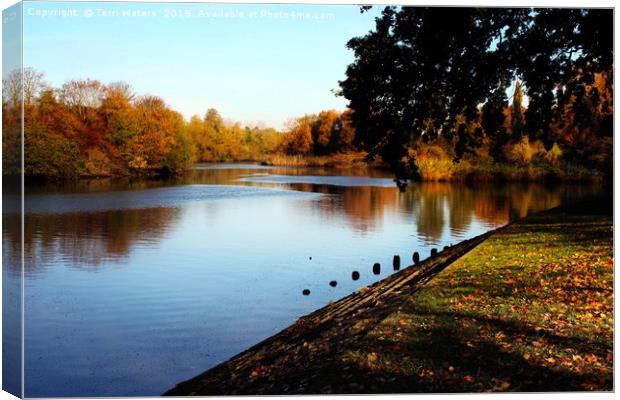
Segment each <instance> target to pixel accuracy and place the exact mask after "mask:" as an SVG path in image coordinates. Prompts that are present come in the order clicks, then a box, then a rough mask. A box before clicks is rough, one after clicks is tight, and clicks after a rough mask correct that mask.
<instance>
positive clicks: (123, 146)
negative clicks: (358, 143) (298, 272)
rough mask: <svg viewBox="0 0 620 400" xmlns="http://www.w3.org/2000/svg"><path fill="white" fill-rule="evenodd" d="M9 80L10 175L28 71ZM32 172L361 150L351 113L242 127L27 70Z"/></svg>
mask: <svg viewBox="0 0 620 400" xmlns="http://www.w3.org/2000/svg"><path fill="white" fill-rule="evenodd" d="M21 75H22V74H21V72H20V71H14V72H12V73H11V74H10V75H9V76H8V78H7V79H5V80H3V89H4V91H3V93H4V95H3V102H2V109H3V121H2V123H3V131H4V134H3V150H4V161H3V173H4V174H16V173H18V172H19V165H20V160H19V146H20V143H19V137H20V126H21V80H22V76H21ZM23 86H24V94H23V105H24V150H25V160H24V161H25V165H24V166H25V173H26V174H27V175H29V176H43V177H55V178H65V177H78V176H110V175H133V174H165V173H177V172H181V171H183V170H186V169H187V168H188V167H190V166H191V165H192V164H193V163H195V162H230V161H240V160H244V161H250V160H253V161H263V160H265V159H266V158H268V157H270V156H273V155H278V154H279V155H283V156H286V155H304V156H305V155H313V154H316V155H328V154H333V153H337V152H341V151H351V150H355V146H354V145H353V138H354V131H353V129H352V128H351V126H350V124H349V121H348V119H347V114H346V113H344V114H340V113H339V112H337V111H333V110H331V111H324V112H321V113H320V114H318V115H306V116H303V117H301V118H298V119H295V120H292V121H291V122H290V123H289V125H290V129H288V130H287V131H286V132H279V131H277V130H276V129H274V128H259V127H248V126H245V127H242V126H241V124H239V123H227V122H225V121H224V119H223V118H222V117H221V116H220V114H219V113H218V111H217V110H215V109H209V110H207V112H206V113H205V115H204V117H199V116H194V117H192V118H191V119H190V120H189V121H186V120H184V118H183V117H182V115H181V114H180V113H178V112H177V111H175V110H173V109H171V108H170V107H169V106H168V105H167V104H166V103H165V102H164V100H163V99H161V98H159V97H156V96H137V95H136V94H135V93H134V91H133V89H132V87H131V86H130V85H129V84H127V83H124V82H114V83H110V84H108V85H104V84H102V83H101V82H99V81H97V80H90V79H87V80H72V81H70V82H67V83H65V84H64V85H62V87H60V88H52V87H50V86H49V85H47V84H46V83H45V81H44V77H43V74H42V73H40V72H38V71H36V70H34V69H31V68H26V69H25V70H24V71H23Z"/></svg>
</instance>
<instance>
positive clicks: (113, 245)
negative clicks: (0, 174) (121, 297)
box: [3, 208, 181, 276]
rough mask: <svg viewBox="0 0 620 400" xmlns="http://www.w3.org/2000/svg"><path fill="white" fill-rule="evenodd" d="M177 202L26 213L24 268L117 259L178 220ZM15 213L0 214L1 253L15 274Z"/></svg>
mask: <svg viewBox="0 0 620 400" xmlns="http://www.w3.org/2000/svg"><path fill="white" fill-rule="evenodd" d="M180 214H181V210H180V209H178V208H153V209H125V210H114V211H101V212H80V213H62V214H51V215H42V214H27V215H26V216H25V218H24V225H25V230H24V253H25V259H24V273H25V275H27V276H28V275H32V274H34V273H36V272H37V270H39V269H45V268H46V267H47V266H48V265H49V263H50V261H52V260H57V259H61V260H62V261H63V262H64V263H65V265H67V266H69V267H76V268H84V269H97V268H98V267H99V266H101V265H102V264H104V263H105V262H107V261H117V262H121V261H122V260H123V258H124V257H125V256H127V254H128V253H129V252H130V251H131V249H132V247H133V246H134V245H136V244H137V243H142V244H149V243H152V244H154V243H157V242H158V241H159V240H161V239H162V238H163V237H164V236H165V235H166V233H167V232H168V231H169V229H170V228H171V226H173V225H174V223H175V221H177V220H178V218H179V216H180ZM19 226H20V218H19V215H16V214H13V215H5V216H4V218H3V238H4V239H3V240H4V241H5V244H6V246H5V248H4V257H6V259H7V260H13V262H10V263H9V265H10V266H13V268H11V269H10V271H11V272H12V273H16V274H18V273H19V272H20V271H19V262H17V261H18V260H19V257H20V252H19V249H20V246H19V239H20V238H19Z"/></svg>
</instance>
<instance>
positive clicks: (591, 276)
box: [342, 204, 613, 392]
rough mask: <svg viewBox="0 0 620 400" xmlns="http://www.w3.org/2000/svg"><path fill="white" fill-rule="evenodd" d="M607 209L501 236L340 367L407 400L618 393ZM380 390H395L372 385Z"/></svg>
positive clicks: (562, 215) (557, 216) (565, 215)
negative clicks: (415, 394)
mask: <svg viewBox="0 0 620 400" xmlns="http://www.w3.org/2000/svg"><path fill="white" fill-rule="evenodd" d="M601 209H602V206H601V205H600V204H590V205H583V206H582V207H581V208H580V209H578V210H570V211H562V210H556V211H552V212H547V213H542V214H538V215H535V216H531V217H529V218H527V219H526V220H524V221H522V222H519V223H517V224H514V225H512V226H511V227H509V228H508V229H506V230H505V231H502V232H500V233H497V234H495V235H493V236H492V237H491V238H490V239H488V240H487V241H486V242H485V243H483V244H482V245H480V246H479V247H478V248H476V249H474V250H473V251H472V252H471V253H469V254H468V255H466V256H465V257H463V258H462V259H460V260H459V261H457V262H456V263H454V265H452V266H451V267H450V268H448V269H446V270H445V271H444V272H443V273H441V274H439V275H438V276H437V277H436V278H435V279H434V280H433V281H431V283H430V284H429V285H428V286H427V287H426V288H424V289H423V290H422V291H420V293H419V294H418V295H417V296H415V297H412V298H410V299H409V300H408V301H407V302H406V304H405V305H404V306H403V308H402V310H400V311H398V312H395V313H393V314H392V315H390V316H389V317H388V318H386V319H385V320H384V321H383V322H382V323H381V324H379V325H378V326H377V327H376V328H375V329H374V330H373V331H372V332H370V333H369V334H368V335H367V337H366V338H365V339H364V341H363V342H362V343H360V344H359V347H358V348H355V349H350V350H349V351H347V352H346V354H344V355H343V357H342V362H343V363H344V364H354V365H357V366H358V367H359V368H362V369H364V370H366V371H369V372H372V374H373V375H374V376H376V377H377V378H378V379H379V377H380V376H391V377H397V379H398V381H399V382H400V383H401V384H402V386H400V387H399V388H400V389H402V390H411V391H424V392H427V391H428V392H436V391H440V392H453V391H454V392H463V391H506V390H508V391H510V390H514V391H562V390H611V389H612V381H613V374H612V371H613V353H612V351H613V248H612V235H613V232H612V220H611V217H610V216H609V215H592V210H601ZM370 384H371V385H372V384H377V385H378V388H379V387H381V389H379V390H389V387H387V386H382V385H381V380H380V379H379V380H378V381H375V382H373V383H370Z"/></svg>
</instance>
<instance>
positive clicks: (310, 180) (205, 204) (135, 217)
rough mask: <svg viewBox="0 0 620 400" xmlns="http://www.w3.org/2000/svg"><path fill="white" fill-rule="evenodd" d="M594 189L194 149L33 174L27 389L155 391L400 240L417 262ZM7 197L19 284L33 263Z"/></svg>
mask: <svg viewBox="0 0 620 400" xmlns="http://www.w3.org/2000/svg"><path fill="white" fill-rule="evenodd" d="M593 191H596V189H594V188H590V187H585V186H554V187H545V186H541V185H523V184H505V185H500V186H497V185H477V186H471V185H466V184H460V183H459V184H457V183H418V184H412V185H411V186H410V187H408V188H407V190H406V191H405V192H402V193H401V192H399V191H398V189H397V188H396V187H395V185H394V182H393V181H392V179H391V176H390V174H389V172H387V171H382V170H376V169H370V168H361V169H356V170H336V169H315V168H283V167H263V166H258V165H252V164H204V165H196V167H195V168H194V169H193V170H192V171H191V173H190V174H188V175H186V176H184V177H182V178H177V179H170V180H133V181H128V180H121V181H117V180H90V181H81V182H78V183H74V184H70V185H62V186H59V185H38V186H29V187H27V188H26V200H25V203H24V206H25V210H26V214H25V216H24V221H25V225H26V228H25V231H24V254H25V262H24V274H23V276H24V308H25V320H24V332H25V338H24V343H25V350H24V355H25V387H26V393H25V394H26V396H28V397H68V396H81V397H86V396H146V395H159V394H161V393H163V392H164V391H165V390H167V389H170V388H171V387H173V386H174V385H175V384H176V383H178V382H180V381H182V380H186V379H188V378H191V377H193V376H194V375H196V374H198V373H200V372H202V371H204V370H206V369H208V368H210V367H212V366H214V365H216V364H218V363H220V362H222V361H225V360H226V359H228V358H230V357H231V356H233V355H235V354H237V353H238V352H240V351H242V350H244V349H246V348H248V347H249V346H251V345H253V344H255V343H257V342H258V341H260V340H262V339H264V338H266V337H268V336H270V335H272V334H274V333H277V332H278V331H280V330H281V329H283V328H285V327H286V326H288V325H290V324H291V323H292V322H294V321H295V320H296V319H297V318H298V317H300V316H302V315H304V314H307V313H309V312H311V311H313V310H314V309H316V308H318V307H321V306H323V305H325V304H327V303H328V302H329V301H332V300H336V299H338V298H341V297H343V296H345V295H347V294H349V293H351V292H353V291H355V290H357V289H359V288H360V287H363V286H366V285H368V284H370V283H373V282H375V281H377V280H379V279H382V278H384V277H386V276H388V275H389V274H391V273H393V272H394V270H393V268H392V257H393V256H394V255H396V254H398V255H400V257H401V259H402V260H403V266H404V265H408V264H409V263H410V261H411V255H412V253H413V252H414V251H418V252H419V253H420V255H421V257H422V258H426V257H428V256H429V254H430V251H431V248H438V249H441V248H442V247H443V246H445V245H450V244H454V243H457V242H459V241H461V240H463V239H466V238H470V237H473V236H475V235H478V234H480V233H482V232H485V231H488V230H490V229H493V228H496V227H499V226H501V225H504V224H506V223H507V222H509V221H510V220H512V219H515V218H518V217H522V216H525V215H526V214H527V213H528V212H532V211H538V210H543V209H547V208H551V207H554V206H557V205H560V204H563V203H565V202H567V201H573V200H576V199H578V198H581V197H583V196H586V195H589V194H591V193H592V192H593ZM10 198H11V195H10V193H5V201H4V204H5V205H6V206H5V210H4V213H3V265H4V266H5V267H4V268H3V279H4V280H5V284H7V285H11V282H13V283H14V282H19V279H20V277H21V271H20V267H19V265H20V263H19V255H20V246H19V243H20V233H19V221H20V217H19V214H17V213H15V212H14V211H15V210H14V209H11V207H10V203H11V202H10ZM374 263H380V264H381V272H380V274H378V275H375V274H373V272H372V266H373V264H374ZM354 270H356V271H359V272H360V275H361V277H360V279H359V280H356V281H354V280H352V279H351V273H352V271H354ZM332 280H335V281H336V282H337V286H336V287H332V286H330V285H329V282H330V281H332ZM304 289H309V290H310V292H311V293H310V295H309V296H304V295H302V291H303V290H304ZM5 346H6V343H5Z"/></svg>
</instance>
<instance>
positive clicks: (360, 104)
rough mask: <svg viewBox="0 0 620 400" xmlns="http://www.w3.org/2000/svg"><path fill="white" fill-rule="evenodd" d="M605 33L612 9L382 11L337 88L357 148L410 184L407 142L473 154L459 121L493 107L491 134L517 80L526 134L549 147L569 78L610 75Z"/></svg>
mask: <svg viewBox="0 0 620 400" xmlns="http://www.w3.org/2000/svg"><path fill="white" fill-rule="evenodd" d="M612 31H613V13H612V12H611V10H599V9H596V10H594V9H591V10H578V9H540V10H538V9H478V8H424V7H415V8H414V7H400V8H399V7H386V8H385V9H384V10H383V12H382V14H381V16H380V17H378V18H377V19H376V26H375V29H374V30H373V31H371V32H369V33H368V34H367V35H365V36H362V37H356V38H353V39H351V40H350V41H349V42H348V44H347V46H348V47H349V48H350V49H351V50H353V51H354V54H355V61H354V62H353V63H352V64H351V65H349V67H348V68H347V71H346V75H347V77H346V79H345V80H344V81H341V82H340V86H341V89H342V95H343V96H344V97H346V98H347V99H348V100H349V107H350V108H351V109H352V111H353V112H352V120H353V123H354V125H355V129H356V134H357V136H358V138H357V140H358V141H359V142H360V143H362V144H363V146H364V147H365V148H366V149H367V150H368V151H369V152H370V153H371V154H379V155H381V157H382V158H383V159H384V160H385V161H386V162H387V163H388V164H390V165H391V166H392V168H393V170H394V172H395V174H396V176H397V178H398V179H403V178H410V177H415V175H416V167H415V159H414V155H413V153H412V152H410V151H409V148H410V146H411V143H412V142H414V141H415V140H416V139H417V138H420V137H423V138H426V140H427V141H432V140H434V139H435V138H436V137H437V136H438V135H441V136H444V137H446V138H451V137H454V136H455V135H456V136H458V142H457V143H460V144H458V145H457V146H456V149H455V150H456V158H457V159H458V158H460V156H462V152H464V151H471V149H470V146H469V144H471V143H476V142H479V141H478V140H475V139H469V138H467V137H466V135H467V134H468V132H469V131H470V130H468V129H465V128H463V127H462V125H461V124H458V123H456V119H457V116H459V115H461V116H464V118H465V121H464V122H463V123H464V124H465V125H466V126H467V125H468V124H470V123H473V122H474V121H476V120H477V119H479V118H480V113H481V109H480V107H479V105H480V104H485V103H487V102H492V103H494V104H489V105H488V106H487V107H486V109H485V110H484V111H483V113H485V114H486V117H485V118H486V119H487V122H486V124H485V125H486V127H487V128H489V129H494V127H495V126H497V123H496V122H497V121H496V119H499V118H501V117H499V115H497V116H496V115H494V114H495V113H501V112H502V111H503V110H501V109H500V107H497V105H498V104H499V103H500V102H503V101H504V99H501V100H500V97H505V96H504V93H505V91H506V88H507V87H508V86H509V85H510V83H511V81H512V79H513V77H515V76H517V77H520V79H522V80H523V82H524V84H525V86H526V87H527V88H528V98H529V106H528V110H527V112H526V115H525V119H526V127H525V129H526V131H527V132H528V133H530V135H531V136H532V137H533V138H535V139H541V140H543V142H544V144H545V146H546V147H547V148H550V146H551V145H552V144H553V142H554V137H553V132H552V130H551V127H550V124H551V121H552V116H553V115H554V113H555V111H556V110H557V105H558V98H557V96H556V95H555V93H554V92H555V90H556V88H557V85H558V84H560V83H561V84H563V85H571V82H570V81H569V80H568V78H569V77H571V76H574V71H582V75H583V79H584V81H586V82H588V81H591V80H592V77H593V74H594V73H596V72H600V71H607V70H610V69H611V66H612V63H613V46H612V40H613V39H612V34H611V33H612ZM483 108H484V107H483ZM494 120H495V122H494ZM476 131H477V130H476ZM477 132H478V133H481V132H479V131H477ZM486 133H487V134H489V133H490V134H491V135H493V136H495V137H497V138H500V140H504V138H503V135H500V133H502V132H500V131H498V130H496V131H494V132H486Z"/></svg>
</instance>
